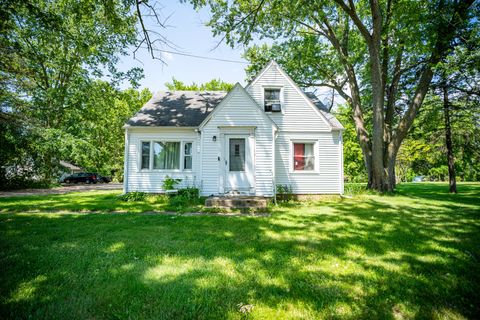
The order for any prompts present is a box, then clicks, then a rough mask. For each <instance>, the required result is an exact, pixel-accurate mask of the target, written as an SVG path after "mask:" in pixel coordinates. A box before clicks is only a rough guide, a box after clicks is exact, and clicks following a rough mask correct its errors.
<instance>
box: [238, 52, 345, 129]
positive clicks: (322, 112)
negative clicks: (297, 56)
mask: <svg viewBox="0 0 480 320" xmlns="http://www.w3.org/2000/svg"><path fill="white" fill-rule="evenodd" d="M272 66H273V67H276V68H277V69H278V71H280V73H281V74H282V75H283V76H284V77H285V79H287V81H288V82H289V83H290V84H291V85H292V87H293V88H294V89H295V90H296V91H297V92H298V93H299V94H300V96H302V97H303V98H304V99H305V101H306V102H307V103H308V104H309V105H310V106H311V107H312V108H314V110H315V111H316V112H317V114H318V115H319V116H320V117H321V118H322V119H323V120H324V121H325V122H326V123H327V125H329V126H330V127H331V128H332V130H343V129H344V127H343V126H342V124H341V123H340V122H339V121H338V120H337V119H336V118H335V116H334V115H333V114H331V113H330V112H329V111H328V109H327V108H326V107H325V105H324V104H323V103H322V102H321V101H320V100H319V99H318V98H317V97H316V96H315V95H313V96H310V97H308V96H307V93H306V92H304V91H303V90H302V89H300V87H299V86H298V85H297V83H296V82H295V81H293V80H292V78H290V76H289V75H288V74H287V73H286V72H285V70H283V69H282V67H280V65H279V64H278V63H277V62H276V61H275V60H271V61H270V62H269V63H268V64H267V65H266V66H265V67H264V68H263V69H262V70H261V71H260V72H259V73H258V75H257V76H256V77H255V78H254V79H253V80H252V81H250V83H249V84H248V85H247V86H246V89H248V88H249V87H251V86H253V85H254V84H255V82H257V80H258V79H260V78H261V77H262V75H263V74H264V73H265V72H266V71H267V70H268V69H270V68H271V67H272ZM313 98H314V100H315V101H313V100H312V99H313Z"/></svg>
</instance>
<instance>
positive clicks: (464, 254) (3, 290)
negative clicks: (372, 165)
mask: <svg viewBox="0 0 480 320" xmlns="http://www.w3.org/2000/svg"><path fill="white" fill-rule="evenodd" d="M398 189H399V191H398V193H397V194H395V195H390V196H380V195H357V196H354V197H352V198H351V199H340V198H334V197H333V198H327V199H325V200H323V201H319V202H315V203H313V202H312V203H303V204H298V203H291V204H288V205H285V206H280V207H276V208H273V210H272V213H271V215H270V216H268V217H249V216H242V217H226V216H183V215H176V216H171V215H152V214H142V213H139V212H142V211H156V210H157V209H161V207H155V204H138V203H137V204H136V203H133V204H132V203H120V202H118V201H117V200H116V198H114V197H115V194H114V193H112V192H102V193H98V194H94V193H89V194H70V195H61V196H46V197H22V198H16V199H13V198H10V199H1V200H0V210H2V212H3V213H2V214H0V263H1V270H2V271H1V273H0V283H1V286H0V299H1V300H0V318H2V319H7V318H22V319H23V318H35V319H38V318H43V319H127V318H128V319H179V318H185V319H222V318H232V319H242V318H252V319H283V318H305V319H319V318H320V319H321V318H327V319H330V318H339V319H359V318H363V319H412V318H420V319H432V318H433V319H464V318H467V319H475V318H479V317H480V184H460V186H459V191H460V193H459V194H458V195H449V194H448V193H447V192H446V190H447V186H446V185H445V184H403V185H400V186H399V188H398ZM112 197H113V198H112ZM76 200H77V201H76ZM15 203H16V204H15ZM30 210H37V211H40V212H42V211H49V213H39V212H32V213H22V212H23V211H30ZM56 210H58V211H67V212H71V211H73V212H77V213H73V214H60V213H52V211H56ZM89 210H93V211H115V212H116V211H129V212H137V213H125V214H98V213H96V214H85V213H78V211H89ZM242 305H253V309H249V308H241V306H242ZM241 310H243V311H245V310H250V311H249V312H248V311H245V313H242V312H241Z"/></svg>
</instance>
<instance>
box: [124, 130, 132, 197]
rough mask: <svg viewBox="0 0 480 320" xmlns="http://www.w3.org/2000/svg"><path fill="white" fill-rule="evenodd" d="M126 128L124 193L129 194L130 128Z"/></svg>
mask: <svg viewBox="0 0 480 320" xmlns="http://www.w3.org/2000/svg"><path fill="white" fill-rule="evenodd" d="M124 128H125V150H124V155H123V193H124V194H125V193H127V192H128V159H129V158H130V154H129V152H128V151H129V150H130V139H129V134H128V127H124Z"/></svg>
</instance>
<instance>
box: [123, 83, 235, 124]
mask: <svg viewBox="0 0 480 320" xmlns="http://www.w3.org/2000/svg"><path fill="white" fill-rule="evenodd" d="M226 94H227V92H225V91H203V92H197V91H173V92H168V91H167V92H165V91H160V92H157V93H156V94H154V95H153V97H152V98H151V99H150V100H149V101H148V102H147V103H146V104H145V105H144V106H143V107H142V108H141V109H140V110H139V111H138V112H137V113H136V114H135V115H134V116H133V117H132V118H131V119H130V120H128V121H127V123H126V124H127V125H129V126H143V127H156V126H167V127H197V126H199V125H200V124H201V123H202V121H203V120H204V119H205V118H206V117H207V116H208V114H209V113H210V112H212V111H213V109H214V108H215V107H216V106H217V105H218V104H219V103H220V101H222V99H223V98H224V97H225V95H226Z"/></svg>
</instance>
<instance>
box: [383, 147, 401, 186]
mask: <svg viewBox="0 0 480 320" xmlns="http://www.w3.org/2000/svg"><path fill="white" fill-rule="evenodd" d="M398 149H399V147H398V146H396V145H394V144H389V145H388V148H387V149H386V150H385V153H386V155H385V158H386V164H385V167H386V169H387V181H386V182H387V191H388V192H393V191H395V187H396V185H397V177H396V175H395V164H396V163H397V154H398Z"/></svg>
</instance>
